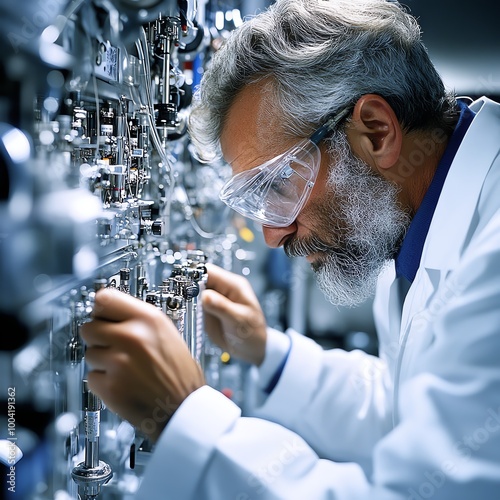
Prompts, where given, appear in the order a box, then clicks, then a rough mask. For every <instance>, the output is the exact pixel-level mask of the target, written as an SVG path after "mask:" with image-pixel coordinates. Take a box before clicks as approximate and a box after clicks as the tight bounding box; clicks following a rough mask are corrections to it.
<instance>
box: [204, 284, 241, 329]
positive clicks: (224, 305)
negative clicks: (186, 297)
mask: <svg viewBox="0 0 500 500" xmlns="http://www.w3.org/2000/svg"><path fill="white" fill-rule="evenodd" d="M202 307H203V311H205V312H208V313H210V314H213V315H214V316H216V317H217V318H219V319H220V320H230V321H233V322H237V321H239V320H240V319H241V318H243V317H244V316H245V312H246V311H248V307H247V306H244V305H242V304H238V303H236V302H233V301H232V300H230V299H228V298H227V297H225V296H224V295H222V294H220V293H219V292H217V291H215V290H204V291H203V294H202Z"/></svg>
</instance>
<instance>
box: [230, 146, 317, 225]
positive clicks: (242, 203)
mask: <svg viewBox="0 0 500 500" xmlns="http://www.w3.org/2000/svg"><path fill="white" fill-rule="evenodd" d="M320 157H321V155H320V151H319V148H318V146H317V145H316V144H314V143H313V142H311V141H310V140H308V139H304V140H303V141H301V142H300V143H299V144H297V145H296V146H294V147H293V148H291V149H290V150H288V151H287V152H286V153H283V154H282V155H279V156H277V157H276V158H273V159H272V160H269V161H268V162H266V163H264V164H263V165H260V166H258V167H255V168H252V169H250V170H247V171H245V172H241V173H239V174H237V175H235V176H234V177H233V178H232V179H230V180H229V182H228V183H226V185H225V186H224V187H223V188H222V191H221V193H220V199H221V200H222V201H223V202H224V203H226V205H228V206H230V207H231V208H232V209H234V210H236V211H237V212H239V213H240V214H241V215H243V216H245V217H249V218H251V219H254V220H256V221H258V222H260V223H262V224H264V225H266V226H281V227H284V226H289V225H290V224H291V223H292V222H293V221H294V220H295V218H296V217H297V215H298V213H299V212H300V210H301V209H302V207H303V206H304V204H305V202H306V201H307V199H308V198H309V195H310V193H311V190H312V188H313V186H314V182H315V180H316V177H317V175H318V170H319V164H320Z"/></svg>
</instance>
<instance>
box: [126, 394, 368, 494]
mask: <svg viewBox="0 0 500 500" xmlns="http://www.w3.org/2000/svg"><path fill="white" fill-rule="evenodd" d="M367 488H368V483H367V481H366V478H365V476H364V473H363V471H362V469H361V468H360V467H359V465H356V464H352V463H346V464H335V463H333V462H329V461H327V460H322V459H319V458H318V456H317V455H316V453H315V452H314V451H313V450H312V449H311V448H310V447H309V446H308V445H307V444H306V442H305V441H304V440H303V439H302V438H300V437H299V436H298V435H297V434H295V433H293V432H292V431H289V430H288V429H285V428H284V427H282V426H280V425H278V424H275V423H273V422H268V421H265V420H262V419H257V418H252V417H241V416H240V409H239V408H238V407H237V406H236V405H235V404H234V403H233V402H231V401H230V400H229V399H227V398H226V397H225V396H223V395H222V394H221V393H219V392H218V391H215V390H214V389H212V388H210V387H208V386H204V387H202V388H200V389H198V390H197V391H195V392H194V393H193V394H191V395H190V396H189V397H188V398H187V399H186V400H185V401H184V403H183V404H182V405H181V406H180V408H179V409H178V410H177V412H176V413H175V415H174V416H173V418H172V420H171V421H170V422H169V424H168V425H167V427H166V429H165V430H164V432H163V433H162V435H161V437H160V439H159V441H158V443H157V445H156V447H155V450H154V452H153V455H152V457H151V460H150V462H149V464H148V467H147V469H146V472H145V474H144V477H143V480H142V483H141V486H140V489H139V491H138V492H137V495H136V498H137V499H138V500H139V499H141V500H142V499H145V498H147V499H148V500H160V499H165V498H175V499H177V500H225V499H228V500H251V499H256V500H264V499H306V498H314V499H315V500H316V499H317V500H320V499H323V498H325V499H326V498H331V499H333V498H335V499H345V500H352V499H353V498H366V494H367V491H368V490H367ZM333 492H335V496H332V495H333ZM353 495H354V496H353Z"/></svg>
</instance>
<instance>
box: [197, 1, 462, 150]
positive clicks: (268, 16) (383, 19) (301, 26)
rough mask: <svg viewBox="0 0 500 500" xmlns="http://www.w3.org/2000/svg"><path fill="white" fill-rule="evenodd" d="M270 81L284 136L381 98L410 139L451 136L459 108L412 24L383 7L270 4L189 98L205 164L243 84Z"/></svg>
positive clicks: (230, 42) (398, 10)
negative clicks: (432, 133) (420, 134)
mask: <svg viewBox="0 0 500 500" xmlns="http://www.w3.org/2000/svg"><path fill="white" fill-rule="evenodd" d="M262 79H269V80H270V82H271V87H272V92H273V94H272V98H273V103H274V105H275V106H276V109H277V110H279V112H280V114H281V116H282V119H283V126H284V130H286V131H287V132H288V133H291V134H295V135H296V136H301V137H305V136H307V135H309V134H310V133H311V131H313V130H314V129H315V128H317V127H318V126H319V125H321V124H322V123H324V122H325V121H326V119H327V118H328V117H330V116H331V115H333V114H334V113H335V112H337V111H339V110H341V109H343V108H345V107H349V106H354V104H355V103H356V101H357V100H358V99H359V98H360V97H361V96H362V95H364V94H369V93H373V94H378V95H380V96H382V97H383V98H384V99H386V100H387V102H388V103H389V104H390V105H391V107H392V108H393V110H394V112H395V114H396V116H397V118H398V120H399V122H400V124H401V125H402V127H403V128H404V129H405V130H406V131H411V130H425V129H430V128H432V127H440V128H441V129H442V130H444V131H445V132H446V133H450V132H451V130H452V127H453V125H454V123H455V121H456V116H457V112H456V108H457V106H456V101H455V99H454V97H453V96H452V95H451V94H449V93H448V92H447V91H446V90H445V88H444V85H443V82H442V80H441V78H440V76H439V74H438V73H437V71H436V69H435V68H434V66H433V64H432V62H431V60H430V58H429V56H428V53H427V50H426V48H425V46H424V45H423V43H422V41H421V33H420V28H419V26H418V24H417V21H416V20H415V18H414V17H413V16H411V15H410V14H408V13H407V12H406V11H405V10H404V9H403V8H402V6H401V5H399V4H398V3H397V2H391V1H387V0H356V1H352V0H276V2H275V3H274V4H273V5H271V6H270V7H269V8H268V9H267V10H265V11H264V12H262V13H260V14H258V15H256V16H254V17H252V18H249V19H247V20H246V21H245V22H244V23H243V24H242V25H241V26H240V27H239V28H238V29H236V30H234V31H233V32H231V34H230V35H229V37H228V38H227V39H226V40H225V41H224V43H223V44H222V47H221V48H220V49H219V50H218V51H217V52H216V53H215V54H214V55H213V57H212V59H211V61H210V63H209V65H208V68H207V70H206V72H205V74H204V75H203V78H202V81H201V84H200V87H199V88H198V89H197V90H196V92H195V99H194V105H193V109H192V113H191V116H190V123H189V128H190V134H191V138H192V141H193V144H194V146H195V147H196V149H197V151H198V154H199V155H200V157H201V158H203V159H206V160H210V159H213V158H214V157H215V156H218V155H219V153H220V144H219V137H220V134H221V131H222V128H223V126H224V120H225V117H226V116H227V113H228V110H229V108H230V106H231V104H232V102H233V100H234V98H235V97H236V95H237V94H238V92H239V91H240V90H241V89H242V88H243V87H244V86H245V85H248V84H250V83H253V82H257V81H260V80H262Z"/></svg>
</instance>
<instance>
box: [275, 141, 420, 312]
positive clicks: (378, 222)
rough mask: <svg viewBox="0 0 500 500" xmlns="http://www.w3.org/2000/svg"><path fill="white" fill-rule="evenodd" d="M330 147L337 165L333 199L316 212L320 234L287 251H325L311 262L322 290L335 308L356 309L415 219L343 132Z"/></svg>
mask: <svg viewBox="0 0 500 500" xmlns="http://www.w3.org/2000/svg"><path fill="white" fill-rule="evenodd" d="M331 145H332V146H331V150H332V153H331V154H332V156H333V157H334V158H335V160H336V161H335V164H334V165H332V166H331V168H330V173H329V176H328V181H327V191H328V200H327V201H326V202H325V201H324V202H321V204H317V208H316V211H315V213H314V216H315V217H318V221H317V224H316V219H315V227H317V228H318V230H317V231H315V234H313V235H311V236H310V237H308V238H303V239H294V240H289V241H287V242H286V243H285V247H284V249H285V253H286V254H287V255H288V256H289V257H298V256H306V255H310V254H314V253H320V254H321V257H320V258H319V259H318V260H316V261H315V262H314V263H313V264H312V268H313V271H314V272H315V275H316V278H317V282H318V286H319V288H320V289H321V290H322V292H323V293H324V294H325V296H326V298H327V299H328V300H329V301H330V302H331V303H332V304H334V305H337V306H356V305H359V304H361V303H362V302H364V301H365V300H367V299H368V298H370V297H371V296H372V295H373V294H374V292H375V288H376V284H377V279H378V276H379V274H380V272H381V271H382V269H383V268H384V266H385V265H386V264H387V263H388V262H389V261H390V260H391V259H392V258H394V256H395V255H396V253H397V251H398V249H399V247H400V245H401V241H402V239H403V236H404V234H405V232H406V230H407V228H408V226H409V223H410V217H409V216H408V214H407V213H406V212H404V210H403V209H402V208H401V207H400V205H399V203H398V201H397V194H398V187H397V186H396V185H395V184H392V183H390V182H389V181H387V180H386V179H384V178H383V177H381V176H379V175H377V174H376V173H374V172H373V171H372V169H371V168H370V166H369V165H367V164H366V163H364V162H363V161H361V160H359V159H358V158H356V157H354V155H353V154H352V153H351V150H350V146H349V143H348V142H347V138H346V135H345V133H344V132H337V133H336V134H335V137H333V138H332V140H331ZM313 206H314V204H313ZM318 233H320V234H318Z"/></svg>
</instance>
